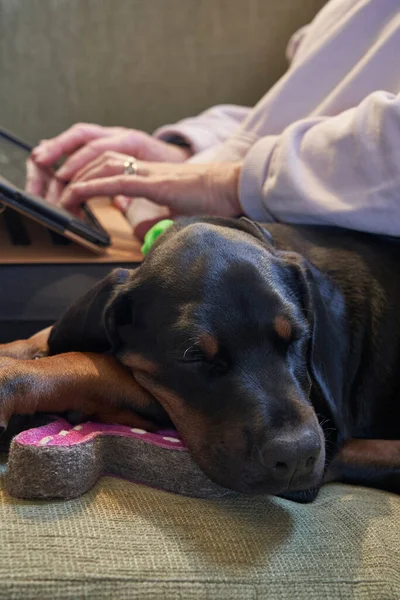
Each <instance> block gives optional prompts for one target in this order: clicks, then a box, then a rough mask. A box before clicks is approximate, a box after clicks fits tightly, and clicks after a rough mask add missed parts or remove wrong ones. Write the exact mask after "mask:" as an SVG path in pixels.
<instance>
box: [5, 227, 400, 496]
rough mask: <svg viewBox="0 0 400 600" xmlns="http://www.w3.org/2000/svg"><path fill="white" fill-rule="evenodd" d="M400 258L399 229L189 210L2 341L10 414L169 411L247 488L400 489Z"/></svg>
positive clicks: (110, 417)
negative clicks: (386, 231)
mask: <svg viewBox="0 0 400 600" xmlns="http://www.w3.org/2000/svg"><path fill="white" fill-rule="evenodd" d="M399 265H400V243H398V242H396V241H392V240H390V239H385V238H380V237H375V236H370V235H366V234H359V233H354V232H347V231H344V230H337V229H328V228H318V227H292V226H285V225H278V224H274V225H268V226H267V228H266V229H263V228H261V227H259V226H258V225H255V224H254V223H251V222H250V221H248V220H247V219H239V220H228V219H211V218H210V219H185V220H182V221H180V222H178V223H177V224H176V225H174V226H173V227H172V228H171V229H170V230H168V231H167V232H166V233H164V234H163V235H162V236H161V237H160V238H159V240H158V241H157V242H156V243H155V245H154V247H153V249H152V250H151V252H150V253H149V255H148V256H147V257H146V259H145V260H144V262H143V264H142V265H141V266H140V267H139V268H138V269H136V270H134V271H128V270H124V269H120V270H117V271H114V272H113V273H111V274H110V275H109V276H108V277H107V278H106V279H105V280H104V281H102V282H101V283H100V284H98V286H97V287H96V288H94V289H93V290H92V291H91V292H90V293H89V294H87V295H86V296H85V297H84V298H83V299H82V300H81V301H80V302H79V303H77V304H76V305H75V306H73V307H72V308H71V309H70V310H69V311H68V312H67V313H66V314H65V316H64V317H63V318H62V319H61V321H60V322H59V323H57V324H56V325H55V326H54V328H53V329H52V330H51V332H50V336H49V337H48V332H43V333H42V334H38V335H37V336H34V337H33V338H31V339H30V340H27V341H20V342H15V343H14V344H8V345H5V346H2V347H0V353H1V355H2V356H3V358H0V419H1V421H2V423H3V425H4V426H5V425H6V424H7V422H8V420H9V418H10V416H11V415H13V414H32V413H34V412H36V411H43V412H48V411H51V412H55V411H59V412H61V411H65V410H80V411H82V412H83V413H85V414H87V415H91V416H92V417H93V416H94V417H95V418H98V419H102V420H104V421H116V422H120V423H129V424H134V425H141V426H145V427H149V428H154V427H157V426H160V425H170V424H171V422H172V424H173V425H174V426H175V427H176V428H177V429H178V431H179V432H180V433H181V435H182V436H183V438H184V440H185V442H186V444H187V446H188V447H189V449H190V451H191V453H192V455H193V458H194V459H195V461H196V462H197V463H198V464H199V466H200V467H201V468H202V469H203V471H204V472H205V473H206V474H207V475H208V476H209V477H210V478H211V479H212V480H214V481H215V482H217V483H219V484H221V485H223V486H225V487H228V488H231V489H234V490H238V491H243V492H248V493H270V494H286V495H288V496H289V497H290V496H292V497H294V498H297V499H300V500H310V499H312V498H313V497H314V496H315V493H316V491H317V489H318V488H319V487H320V486H321V484H322V483H323V482H324V481H332V480H336V481H344V482H351V483H356V484H361V485H368V486H372V487H377V488H381V489H387V490H391V491H394V492H397V493H400V441H399V440H400V279H399V275H398V273H399V269H400V267H399ZM47 338H48V345H47ZM37 356H43V358H41V360H32V359H33V358H35V357H37ZM8 357H11V358H8ZM294 492H300V494H294Z"/></svg>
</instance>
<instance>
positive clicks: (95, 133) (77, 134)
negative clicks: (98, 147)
mask: <svg viewBox="0 0 400 600" xmlns="http://www.w3.org/2000/svg"><path fill="white" fill-rule="evenodd" d="M116 129H117V130H118V131H121V129H120V128H113V127H102V126H101V125H94V124H91V123H78V124H76V125H73V126H72V127H70V128H69V129H67V131H64V132H63V133H61V134H60V135H58V136H56V137H54V138H53V139H51V140H46V141H44V142H43V143H41V144H39V146H37V147H36V148H35V149H34V150H33V151H32V157H33V159H34V161H35V162H37V163H38V164H39V165H42V166H47V167H49V166H51V165H52V164H54V163H55V162H57V161H58V160H59V159H60V158H61V157H62V156H64V155H69V154H71V153H72V152H75V150H77V149H78V148H80V147H81V146H83V145H84V144H87V143H88V142H90V141H91V140H94V139H97V138H99V137H104V136H112V135H115V134H116V133H117V131H116Z"/></svg>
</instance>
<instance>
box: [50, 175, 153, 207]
mask: <svg viewBox="0 0 400 600" xmlns="http://www.w3.org/2000/svg"><path fill="white" fill-rule="evenodd" d="M152 187H154V182H152V181H151V180H150V179H149V178H147V177H140V176H136V177H132V175H117V176H114V177H104V178H102V179H92V180H91V181H84V182H82V183H80V182H79V183H72V184H70V185H69V186H67V188H66V189H65V191H64V194H63V196H62V198H61V204H62V205H63V206H65V207H66V208H69V207H72V206H76V205H79V204H82V202H84V201H85V200H86V199H87V198H93V197H94V196H119V195H121V194H122V195H124V196H131V197H134V196H147V197H151V199H153V198H152V196H153V194H151V188H152Z"/></svg>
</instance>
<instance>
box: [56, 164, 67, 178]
mask: <svg viewBox="0 0 400 600" xmlns="http://www.w3.org/2000/svg"><path fill="white" fill-rule="evenodd" d="M67 173H68V169H66V168H65V167H60V168H59V169H58V170H57V171H56V172H55V176H56V177H58V179H63V177H66V175H67Z"/></svg>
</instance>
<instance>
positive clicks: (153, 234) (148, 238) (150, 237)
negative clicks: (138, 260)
mask: <svg viewBox="0 0 400 600" xmlns="http://www.w3.org/2000/svg"><path fill="white" fill-rule="evenodd" d="M173 224H174V222H173V221H171V219H164V220H163V221H159V222H158V223H156V224H155V225H153V227H152V228H151V229H149V231H148V232H147V233H146V235H145V236H144V244H143V246H142V254H144V256H146V254H147V253H148V252H149V251H150V248H151V247H152V246H153V244H154V242H155V241H156V239H157V238H158V237H159V236H160V235H161V234H162V233H164V231H165V230H166V229H168V227H171V225H173Z"/></svg>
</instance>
